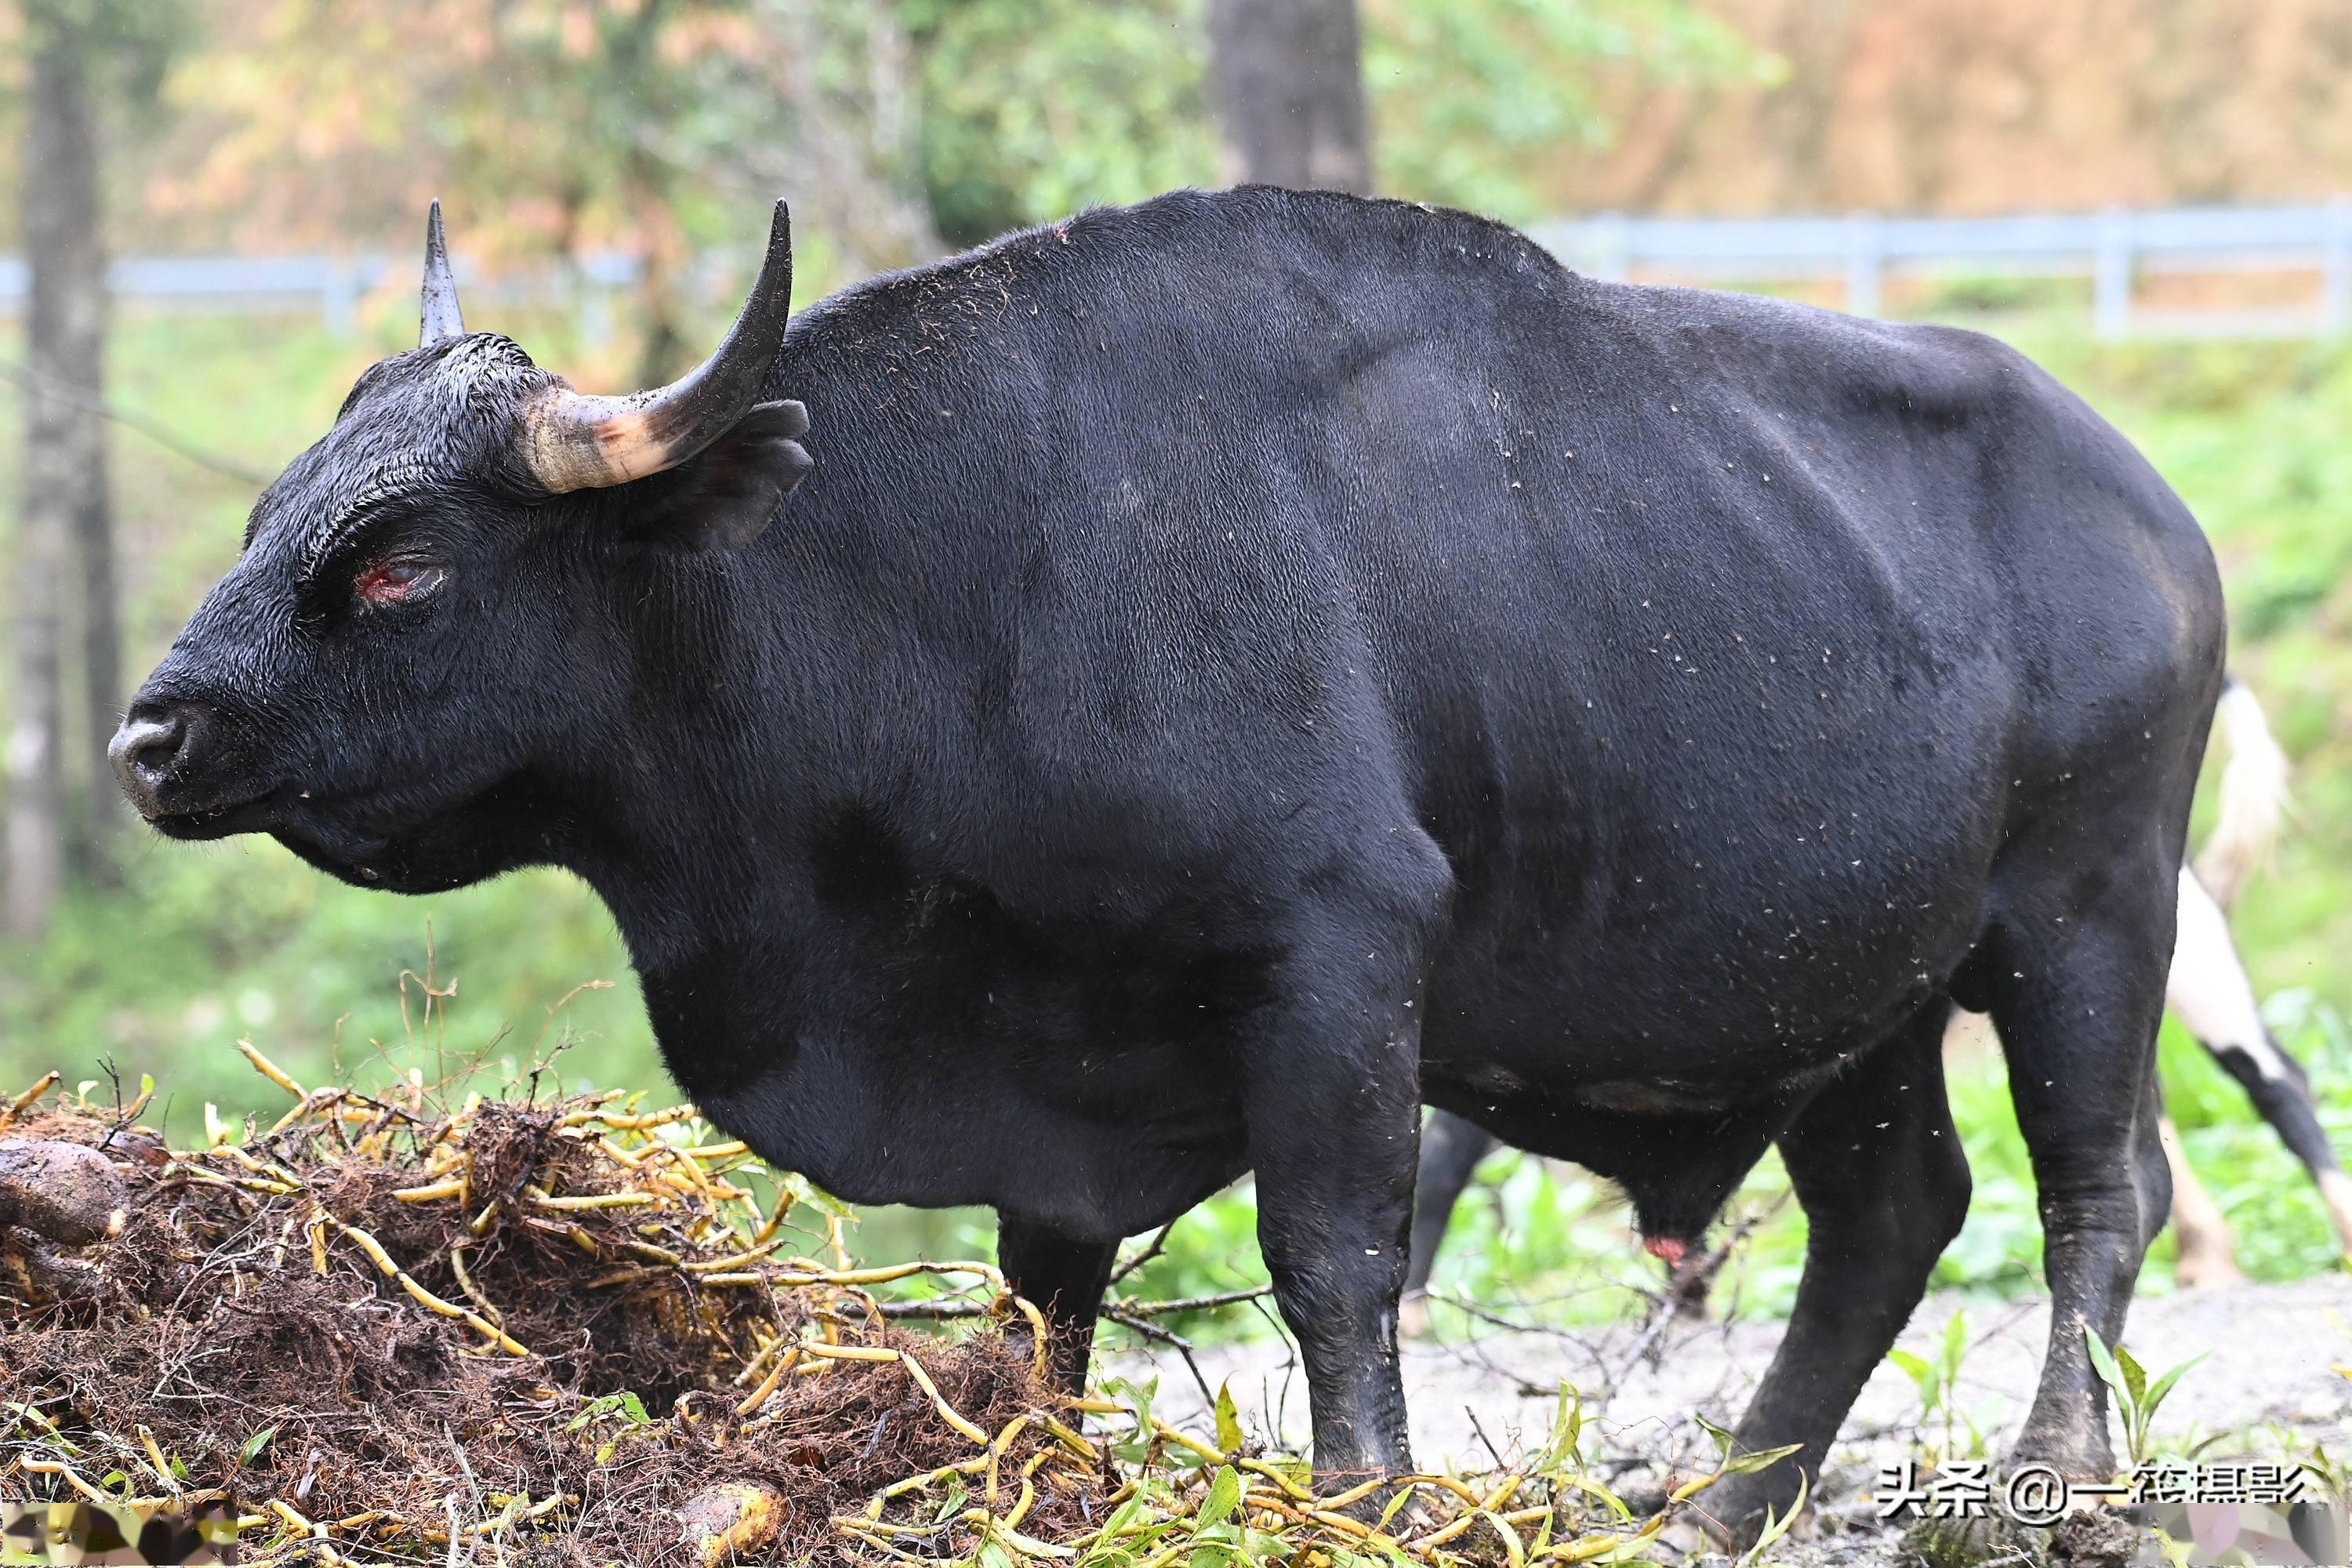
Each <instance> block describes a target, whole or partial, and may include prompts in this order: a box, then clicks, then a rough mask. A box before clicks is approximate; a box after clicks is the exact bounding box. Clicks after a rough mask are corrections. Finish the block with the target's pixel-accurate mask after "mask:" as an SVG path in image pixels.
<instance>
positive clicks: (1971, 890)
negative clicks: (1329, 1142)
mask: <svg viewBox="0 0 2352 1568" xmlns="http://www.w3.org/2000/svg"><path fill="white" fill-rule="evenodd" d="M1934 885H1935V888H1936V896H1934V897H1932V898H1925V897H1920V896H1919V895H1918V894H1917V892H1916V891H1915V890H1911V889H1898V888H1891V887H1890V888H1885V889H1872V890H1871V896H1870V897H1869V898H1868V899H1867V900H1853V906H1854V907H1853V908H1852V909H1851V910H1847V911H1841V912H1840V913H1835V914H1833V913H1832V912H1830V910H1831V909H1832V908H1833V907H1834V906H1831V905H1828V904H1826V903H1825V902H1815V903H1808V904H1797V903H1795V901H1794V900H1785V899H1784V900H1781V901H1780V902H1779V903H1777V904H1776V903H1768V902H1766V901H1765V900H1763V899H1758V900H1754V907H1753V908H1752V909H1738V908H1726V909H1717V910H1697V911H1692V912H1678V911H1675V910H1667V909H1664V908H1663V907H1662V908H1658V909H1654V910H1651V911H1649V912H1650V914H1651V915H1652V917H1653V918H1651V919H1649V920H1646V921H1644V920H1642V919H1640V918H1638V914H1636V913H1633V912H1629V915H1628V917H1627V918H1616V919H1612V920H1610V921H1607V922H1605V923H1604V924H1603V925H1601V927H1600V928H1599V929H1598V930H1597V931H1596V930H1588V931H1579V932H1566V931H1553V930H1532V929H1502V930H1496V929H1487V930H1470V931H1459V932H1457V933H1455V936H1454V940H1453V941H1452V942H1449V943H1448V944H1447V946H1446V948H1445V949H1444V952H1442V953H1441V954H1440V955H1439V958H1438V962H1437V963H1436V964H1435V965H1434V967H1433V974H1432V978H1431V984H1430V995H1429V1003H1428V1013H1427V1016H1426V1018H1425V1020H1424V1022H1423V1034H1422V1060H1423V1078H1424V1081H1425V1083H1426V1084H1427V1085H1428V1086H1429V1087H1430V1090H1431V1092H1428V1095H1427V1097H1428V1098H1429V1099H1431V1100H1432V1101H1433V1103H1443V1102H1444V1100H1447V1099H1453V1100H1462V1101H1465V1102H1466V1101H1477V1102H1491V1103H1497V1104H1498V1103H1500V1102H1502V1101H1505V1100H1512V1099H1518V1100H1527V1101H1530V1102H1533V1101H1544V1102H1549V1103H1555V1104H1558V1105H1562V1106H1568V1105H1576V1106H1583V1107H1586V1108H1589V1109H1592V1110H1602V1111H1607V1112H1611V1113H1613V1114H1624V1115H1633V1116H1643V1115H1679V1114H1710V1113H1717V1112H1722V1111H1727V1110H1734V1109H1737V1108H1738V1107H1741V1106H1745V1105H1748V1104H1752V1103H1755V1102H1757V1101H1759V1100H1767V1099H1773V1098H1777V1097H1780V1096H1781V1095H1783V1094H1784V1093H1786V1092H1787V1091H1788V1090H1789V1089H1790V1087H1791V1086H1801V1085H1803V1084H1804V1083H1806V1082H1808V1081H1810V1080H1811V1079H1815V1078H1817V1077H1818V1076H1819V1075H1821V1074H1822V1073H1824V1072H1827V1071H1831V1070H1834V1069H1835V1068H1836V1067H1837V1066H1838V1064H1839V1063H1841V1062H1843V1061H1844V1060H1847V1059H1849V1058H1852V1057H1853V1055H1855V1054H1856V1053H1857V1052H1860V1051H1864V1050H1867V1049H1868V1048H1869V1047H1872V1046H1874V1045H1875V1044H1876V1043H1877V1042H1878V1041H1880V1040H1882V1039H1884V1038H1885V1037H1886V1036H1887V1035H1888V1034H1889V1033H1891V1032H1892V1031H1893V1030H1894V1029H1895V1027H1896V1026H1899V1025H1900V1024H1902V1023H1903V1022H1904V1021H1905V1020H1906V1019H1907V1018H1909V1017H1910V1016H1912V1015H1913V1014H1915V1013H1916V1011H1917V1010H1918V1009H1919V1008H1920V1007H1921V1006H1922V1005H1926V1004H1927V1003H1929V1002H1930V1001H1932V1000H1934V999H1936V998H1937V997H1940V996H1942V995H1944V994H1948V989H1949V987H1950V986H1951V984H1953V980H1954V977H1955V975H1956V974H1958V973H1960V972H1961V971H1962V970H1963V969H1964V968H1965V966H1966V965H1967V964H1968V963H1969V958H1970V956H1971V954H1972V953H1973V952H1974V951H1975V946H1976V942H1977V941H1978V939H1979V935H1980V931H1981V924H1982V904H1983V889H1982V883H1981V879H1980V878H1979V877H1972V876H1969V875H1967V874H1965V873H1964V872H1961V871H1958V869H1957V868H1956V870H1955V872H1954V874H1952V875H1950V876H1948V878H1946V879H1941V880H1940V881H1938V882H1937V883H1936V884H1934ZM1448 1109H1454V1106H1452V1105H1449V1106H1448ZM1467 1113H1468V1112H1466V1111H1465V1114H1467Z"/></svg>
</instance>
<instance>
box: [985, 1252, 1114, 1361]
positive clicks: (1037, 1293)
mask: <svg viewBox="0 0 2352 1568" xmlns="http://www.w3.org/2000/svg"><path fill="white" fill-rule="evenodd" d="M996 1258H997V1264H998V1267H1000V1268H1003V1270H1004V1279H1005V1282H1006V1283H1007V1284H1009V1285H1011V1286H1012V1287H1013V1290H1014V1291H1015V1292H1016V1293H1018V1294H1020V1295H1022V1296H1025V1297H1027V1298H1028V1299H1029V1300H1032V1301H1034V1302H1035V1303H1036V1304H1037V1307H1038V1309H1039V1310H1041V1311H1043V1312H1044V1313H1045V1326H1046V1328H1047V1329H1048V1330H1049V1331H1050V1332H1051V1336H1052V1340H1053V1344H1052V1347H1051V1350H1050V1352H1049V1355H1050V1360H1049V1362H1048V1365H1049V1366H1050V1368H1051V1369H1052V1372H1053V1376H1054V1381H1055V1384H1057V1385H1059V1386H1060V1388H1061V1390H1062V1392H1064V1393H1065V1394H1083V1393H1085V1392H1086V1386H1087V1361H1088V1359H1089V1358H1090V1357H1091V1355H1092V1354H1093V1352H1094V1343H1095V1318H1096V1315H1097V1313H1099V1312H1100V1311H1101V1310H1102V1299H1103V1292H1104V1291H1105V1290H1106V1289H1108V1288H1109V1286H1110V1271H1111V1265H1112V1262H1113V1260H1114V1259H1115V1258H1118V1243H1117V1242H1096V1241H1078V1240H1074V1239H1072V1238H1071V1237H1067V1236H1065V1235H1063V1234H1062V1233H1061V1232H1059V1231H1056V1230H1049V1229H1047V1228H1046V1227H1045V1226H1038V1225H1032V1224H1030V1223H1029V1222H1027V1221H1025V1220H1021V1219H1016V1218H1014V1217H1013V1215H1009V1214H1000V1215H997V1216H996Z"/></svg>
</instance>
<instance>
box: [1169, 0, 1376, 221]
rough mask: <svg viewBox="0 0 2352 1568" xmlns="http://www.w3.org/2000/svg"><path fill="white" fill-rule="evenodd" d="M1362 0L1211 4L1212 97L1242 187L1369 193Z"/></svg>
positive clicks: (1229, 163)
mask: <svg viewBox="0 0 2352 1568" xmlns="http://www.w3.org/2000/svg"><path fill="white" fill-rule="evenodd" d="M1361 54H1362V47H1361V42H1360V36H1359V33H1358V29H1357V25H1356V0H1211V5H1210V6H1209V89H1210V94H1211V96H1212V98H1213V100H1215V103H1216V108H1217V118H1218V121H1219V122H1220V125H1221V126H1222V128H1223V133H1224V143H1225V163H1226V173H1227V174H1228V175H1230V176H1231V177H1232V178H1233V179H1234V180H1237V181H1242V180H1246V181H1252V182H1256V183H1260V184H1272V185H1291V186H1297V187H1303V188H1305V187H1312V188H1321V189H1324V190H1334V191H1356V192H1368V191H1370V189H1371V188H1372V154H1371V139H1370V132H1369V131H1368V130H1367V128H1366V123H1365V119H1364V72H1363V65H1362V61H1361V58H1360V57H1361Z"/></svg>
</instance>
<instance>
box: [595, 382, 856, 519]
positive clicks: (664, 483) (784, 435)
mask: <svg viewBox="0 0 2352 1568" xmlns="http://www.w3.org/2000/svg"><path fill="white" fill-rule="evenodd" d="M808 427H809V420H808V410H807V409H806V408H803V406H801V405H799V404H797V403H792V402H784V403H761V404H758V405H754V406H753V407H752V409H751V412H750V413H748V414H746V415H744V416H743V417H742V418H740V419H739V420H737V421H736V422H735V425H734V426H733V427H732V428H731V429H730V430H729V431H728V432H727V434H725V435H724V436H721V437H719V439H717V440H716V441H713V442H712V443H710V445H709V446H708V447H704V448H703V449H702V450H701V451H699V452H698V453H696V454H695V455H694V456H693V457H691V458H688V459H687V460H686V461H685V462H683V463H680V464H679V465H678V466H677V467H676V468H669V469H666V470H664V471H663V472H661V473H658V474H655V475H652V476H650V477H648V478H646V479H639V480H638V481H636V482H635V484H632V485H626V486H624V487H622V489H621V492H620V493H621V494H623V495H624V496H625V497H626V498H627V499H628V500H629V502H630V503H631V504H630V517H629V527H630V531H631V532H633V533H635V534H637V535H639V536H641V537H643V538H646V539H649V540H652V541H655V542H660V543H664V544H667V545H671V546H673V547H675V548H677V549H680V550H738V549H740V548H741V547H742V546H744V545H746V544H749V543H751V541H753V540H754V539H757V538H759V537H760V534H761V531H763V530H765V529H766V528H767V526H768V524H769V522H770V521H772V519H773V518H774V517H775V515H776V508H777V507H779V506H781V505H782V503H783V500H784V497H785V496H787V495H789V494H791V493H792V489H793V486H794V485H796V484H799V483H800V482H801V479H803V477H804V476H805V475H806V474H807V473H808V471H809V469H811V468H814V467H815V466H816V465H815V461H814V459H813V458H810V456H809V455H808V448H807V447H803V446H802V445H801V443H800V438H801V437H803V436H805V435H807V434H808Z"/></svg>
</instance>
